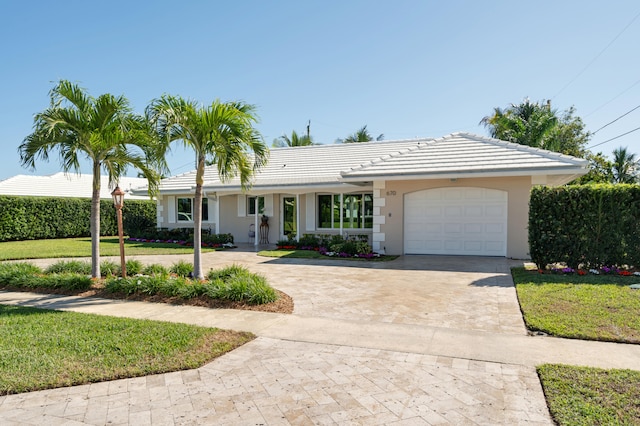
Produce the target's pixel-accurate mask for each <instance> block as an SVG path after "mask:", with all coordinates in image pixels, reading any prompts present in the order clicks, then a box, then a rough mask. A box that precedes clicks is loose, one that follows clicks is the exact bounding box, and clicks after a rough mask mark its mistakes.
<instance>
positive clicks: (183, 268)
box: [169, 260, 193, 277]
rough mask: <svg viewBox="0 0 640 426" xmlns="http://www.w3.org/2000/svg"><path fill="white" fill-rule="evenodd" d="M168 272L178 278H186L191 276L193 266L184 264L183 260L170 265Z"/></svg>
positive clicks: (187, 263)
mask: <svg viewBox="0 0 640 426" xmlns="http://www.w3.org/2000/svg"><path fill="white" fill-rule="evenodd" d="M169 271H171V273H173V274H176V275H177V276H179V277H188V276H190V275H192V274H193V265H192V264H191V263H189V262H185V261H184V260H180V261H178V262H176V263H174V264H173V265H171V268H169Z"/></svg>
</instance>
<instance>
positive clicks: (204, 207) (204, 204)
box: [202, 198, 209, 220]
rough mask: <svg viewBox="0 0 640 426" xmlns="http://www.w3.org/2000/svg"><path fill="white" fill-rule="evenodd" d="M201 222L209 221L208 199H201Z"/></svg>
mask: <svg viewBox="0 0 640 426" xmlns="http://www.w3.org/2000/svg"><path fill="white" fill-rule="evenodd" d="M202 220H209V199H208V198H203V199H202Z"/></svg>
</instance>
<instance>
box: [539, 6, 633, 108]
mask: <svg viewBox="0 0 640 426" xmlns="http://www.w3.org/2000/svg"><path fill="white" fill-rule="evenodd" d="M638 17H640V12H638V14H637V15H636V16H634V17H633V19H632V20H631V22H629V23H628V24H627V26H626V27H624V28H623V29H622V31H620V32H619V33H618V35H617V36H615V37H614V38H613V40H611V41H610V42H609V44H607V45H606V46H605V47H604V49H602V50H601V51H600V53H598V54H597V55H596V56H595V58H593V59H592V60H591V61H590V62H589V63H588V64H587V65H586V66H585V67H584V68H583V69H582V71H580V72H579V73H578V74H577V75H576V76H575V77H573V78H572V79H571V81H569V82H568V83H567V84H565V85H564V87H563V88H562V89H560V91H559V92H558V93H556V94H555V95H554V96H553V97H552V98H551V99H552V100H553V99H555V98H556V97H557V96H558V95H559V94H560V93H562V92H564V90H565V89H566V88H567V87H569V86H570V85H571V84H572V83H573V82H574V81H576V80H577V79H578V77H580V76H581V75H582V74H584V72H585V71H586V70H587V69H588V68H589V67H590V66H591V65H593V63H594V62H595V61H596V60H598V58H599V57H600V56H602V54H603V53H604V52H605V51H606V50H607V49H608V48H609V47H611V45H612V44H613V43H614V42H615V41H616V40H617V39H618V38H619V37H620V36H621V35H622V33H624V32H625V31H626V30H627V28H629V27H630V26H631V24H633V23H634V21H635V20H636V19H638Z"/></svg>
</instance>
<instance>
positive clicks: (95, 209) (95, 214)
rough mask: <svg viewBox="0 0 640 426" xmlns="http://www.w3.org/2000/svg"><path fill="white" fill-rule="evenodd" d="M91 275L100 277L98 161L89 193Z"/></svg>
mask: <svg viewBox="0 0 640 426" xmlns="http://www.w3.org/2000/svg"><path fill="white" fill-rule="evenodd" d="M91 277H92V278H100V163H99V162H94V163H93V194H92V195H91Z"/></svg>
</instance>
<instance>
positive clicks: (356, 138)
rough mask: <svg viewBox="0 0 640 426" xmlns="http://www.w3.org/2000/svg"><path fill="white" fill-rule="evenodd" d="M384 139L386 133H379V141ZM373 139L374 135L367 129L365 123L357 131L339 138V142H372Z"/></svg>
mask: <svg viewBox="0 0 640 426" xmlns="http://www.w3.org/2000/svg"><path fill="white" fill-rule="evenodd" d="M382 139H384V134H382V133H381V134H379V135H378V137H377V138H376V140H377V141H381V140H382ZM372 140H373V136H371V133H369V131H368V130H367V125H366V124H365V125H364V126H362V127H361V128H360V129H358V130H357V131H356V132H355V133H353V134H351V135H349V136H347V137H346V138H344V139H338V142H339V143H356V142H370V141H372Z"/></svg>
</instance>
